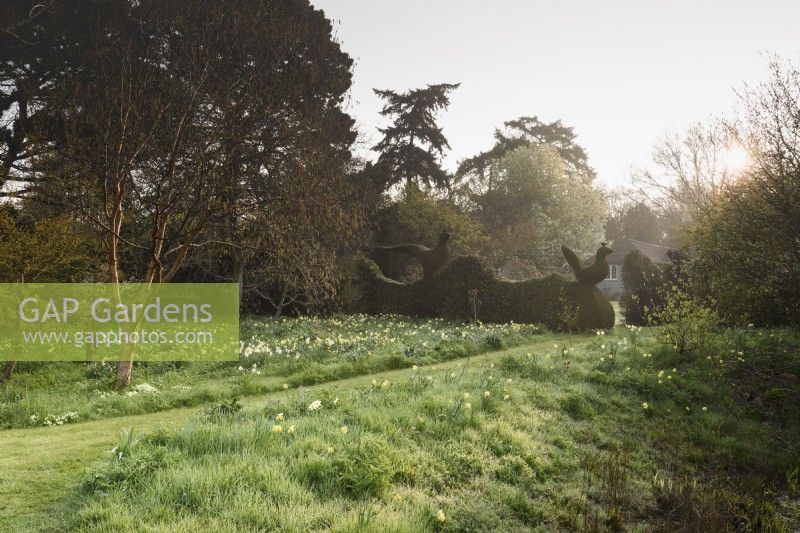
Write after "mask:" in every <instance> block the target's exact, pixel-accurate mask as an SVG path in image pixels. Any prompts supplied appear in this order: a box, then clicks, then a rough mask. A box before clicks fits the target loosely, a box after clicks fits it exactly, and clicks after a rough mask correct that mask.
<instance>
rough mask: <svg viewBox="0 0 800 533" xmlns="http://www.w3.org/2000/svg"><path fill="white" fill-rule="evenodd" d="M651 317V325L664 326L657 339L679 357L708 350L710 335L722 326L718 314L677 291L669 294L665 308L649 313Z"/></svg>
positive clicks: (674, 290) (659, 330)
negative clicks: (687, 353) (673, 350)
mask: <svg viewBox="0 0 800 533" xmlns="http://www.w3.org/2000/svg"><path fill="white" fill-rule="evenodd" d="M648 317H649V318H648V320H649V321H650V322H652V323H657V324H661V325H662V326H661V328H659V329H658V330H657V335H658V336H659V337H660V338H661V340H662V342H664V343H665V344H669V345H670V346H672V347H673V348H675V349H676V350H677V351H678V353H679V354H684V353H686V352H690V351H692V350H696V349H698V348H702V347H704V346H705V345H706V344H707V342H708V339H709V338H710V335H709V333H710V332H711V331H712V330H714V329H715V328H716V327H717V326H718V325H719V324H720V319H719V316H718V315H717V314H716V312H714V311H713V310H711V309H709V308H708V307H706V306H704V305H703V304H702V303H700V302H698V301H697V300H695V299H693V298H691V297H689V296H688V295H687V294H686V293H685V292H684V291H682V290H680V289H677V288H675V289H673V290H672V292H671V293H670V294H669V296H668V297H667V300H666V302H665V303H664V305H663V307H661V308H660V309H659V310H657V311H653V312H651V313H648Z"/></svg>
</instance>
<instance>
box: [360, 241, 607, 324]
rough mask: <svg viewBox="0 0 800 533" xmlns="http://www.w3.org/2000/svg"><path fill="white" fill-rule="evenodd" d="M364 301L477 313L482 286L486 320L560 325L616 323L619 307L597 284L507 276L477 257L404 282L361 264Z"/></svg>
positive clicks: (392, 309)
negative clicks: (474, 299)
mask: <svg viewBox="0 0 800 533" xmlns="http://www.w3.org/2000/svg"><path fill="white" fill-rule="evenodd" d="M358 275H359V280H360V283H361V294H362V301H361V303H360V308H361V310H362V311H364V312H367V313H397V314H403V315H411V316H421V317H441V318H447V319H456V320H464V321H469V320H473V319H474V315H473V306H472V305H471V302H470V298H471V296H470V295H471V294H474V293H473V292H471V291H475V290H477V291H478V293H477V298H478V300H479V301H478V302H477V303H478V305H477V315H478V319H479V320H481V321H483V322H515V323H528V324H535V323H541V324H544V325H546V326H547V327H549V328H551V329H557V330H571V331H572V330H586V329H598V328H600V329H604V328H611V327H613V326H614V309H613V307H612V306H611V303H610V302H609V301H608V298H606V297H605V295H603V293H602V292H601V291H600V290H599V289H597V288H596V287H588V286H585V285H580V284H578V283H576V282H572V281H568V280H567V279H566V278H565V277H563V276H560V275H558V274H551V275H550V276H548V277H545V278H539V279H532V280H527V281H519V282H515V281H502V280H499V279H497V277H496V276H494V275H493V274H492V273H491V271H489V269H488V268H487V267H486V265H485V264H484V263H483V262H482V261H481V260H480V259H478V258H476V257H460V258H457V259H455V260H453V261H451V262H450V263H449V264H448V265H447V266H445V268H444V269H442V271H441V272H440V273H439V274H437V275H436V276H434V277H433V278H431V279H427V280H425V279H423V280H419V281H416V282H413V283H409V284H404V283H399V282H396V281H394V280H391V279H388V278H386V277H385V276H383V275H382V274H381V272H380V270H379V269H378V266H377V265H376V264H375V263H373V262H372V261H368V260H364V261H362V262H361V264H360V265H359V274H358Z"/></svg>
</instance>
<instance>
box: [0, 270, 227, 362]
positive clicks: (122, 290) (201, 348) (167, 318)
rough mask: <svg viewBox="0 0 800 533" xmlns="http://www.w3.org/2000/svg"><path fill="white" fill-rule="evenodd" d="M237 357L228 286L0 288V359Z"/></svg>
mask: <svg viewBox="0 0 800 533" xmlns="http://www.w3.org/2000/svg"><path fill="white" fill-rule="evenodd" d="M238 358H239V286H238V285H237V284H235V283H165V284H152V285H148V284H143V283H130V284H122V285H114V284H94V283H86V284H81V283H41V284H34V283H4V284H0V360H15V361H91V360H120V361H123V360H124V361H127V360H133V359H137V360H142V361H201V360H208V361H233V360H237V359H238Z"/></svg>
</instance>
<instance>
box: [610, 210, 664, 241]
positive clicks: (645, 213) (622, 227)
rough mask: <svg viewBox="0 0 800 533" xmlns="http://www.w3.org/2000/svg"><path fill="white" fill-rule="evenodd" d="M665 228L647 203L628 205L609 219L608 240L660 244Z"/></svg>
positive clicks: (612, 214)
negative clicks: (631, 240) (632, 240)
mask: <svg viewBox="0 0 800 533" xmlns="http://www.w3.org/2000/svg"><path fill="white" fill-rule="evenodd" d="M663 226H664V224H663V222H662V220H661V218H660V217H659V216H658V214H657V213H656V212H655V211H653V209H652V208H651V207H650V206H649V205H647V204H646V203H644V202H635V203H626V204H624V205H622V206H621V207H620V208H619V209H618V210H617V211H616V212H613V213H611V215H610V216H609V217H608V220H607V221H606V226H605V232H606V240H608V241H612V242H613V241H616V240H621V239H635V240H637V241H644V242H650V243H653V244H659V243H661V239H662V237H663V235H664V227H663Z"/></svg>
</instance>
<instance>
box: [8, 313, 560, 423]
mask: <svg viewBox="0 0 800 533" xmlns="http://www.w3.org/2000/svg"><path fill="white" fill-rule="evenodd" d="M543 333H544V332H543V330H542V328H540V327H537V326H529V325H525V326H523V325H518V324H475V325H464V324H460V323H453V322H447V321H444V320H417V319H410V318H406V317H399V316H384V317H368V316H366V315H343V316H334V317H330V318H315V317H306V318H283V319H277V320H270V319H265V318H262V317H245V318H244V319H243V320H242V323H241V339H242V340H241V353H242V357H241V359H240V360H239V361H231V362H216V363H212V362H192V363H187V362H177V363H169V362H143V363H137V364H136V367H135V370H134V372H133V379H132V383H131V388H130V389H128V390H126V391H122V392H120V391H117V390H115V389H114V377H115V376H114V365H113V364H111V363H20V364H19V367H18V369H17V372H16V373H15V375H14V376H13V378H12V379H11V380H10V381H9V382H8V383H5V384H2V385H0V428H15V427H33V426H43V425H60V424H64V423H71V422H76V421H85V420H94V419H100V418H108V417H115V416H125V415H133V414H142V413H151V412H156V411H162V410H165V409H171V408H176V407H187V406H192V405H199V404H203V403H208V402H212V401H222V400H226V399H232V398H236V397H239V398H240V397H243V396H251V395H258V394H265V393H267V392H270V391H277V390H282V389H283V387H284V386H288V387H290V388H294V387H298V386H306V385H312V384H316V383H324V382H328V381H332V380H337V379H344V378H347V377H351V376H356V375H363V374H369V373H373V372H380V371H382V370H389V369H395V368H406V367H409V366H412V365H414V364H418V365H425V364H431V363H435V362H442V361H447V360H450V359H455V358H459V357H466V356H470V355H475V354H478V353H484V352H487V351H491V350H499V349H502V348H504V347H508V346H515V345H519V344H522V343H525V342H530V341H531V340H533V339H536V338H537V337H538V336H540V335H542V334H543Z"/></svg>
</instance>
